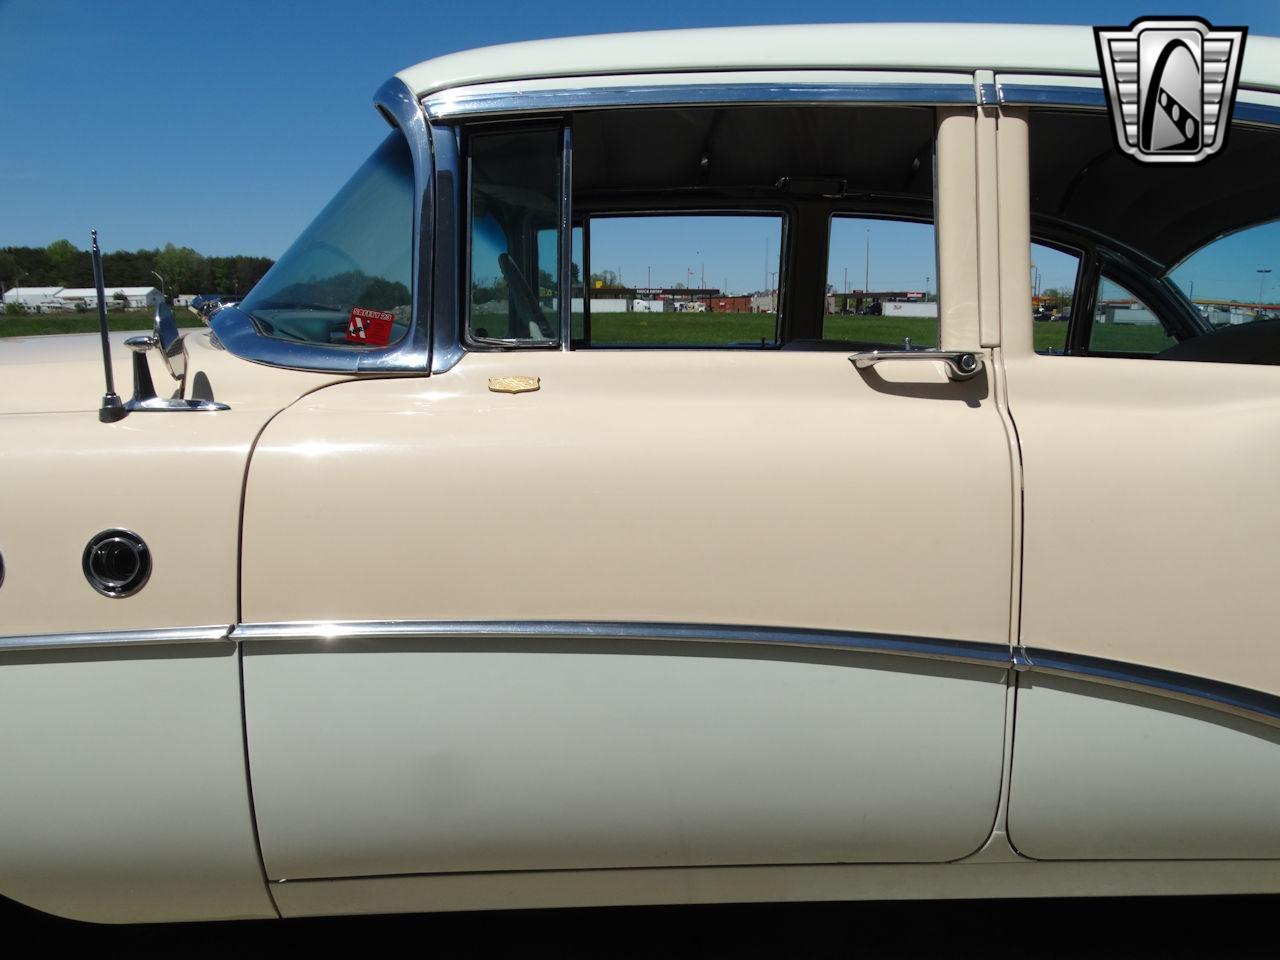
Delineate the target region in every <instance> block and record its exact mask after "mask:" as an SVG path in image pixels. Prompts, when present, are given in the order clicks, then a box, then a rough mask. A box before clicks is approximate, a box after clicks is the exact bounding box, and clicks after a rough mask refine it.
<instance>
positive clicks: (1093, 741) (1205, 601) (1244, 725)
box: [1001, 93, 1280, 860]
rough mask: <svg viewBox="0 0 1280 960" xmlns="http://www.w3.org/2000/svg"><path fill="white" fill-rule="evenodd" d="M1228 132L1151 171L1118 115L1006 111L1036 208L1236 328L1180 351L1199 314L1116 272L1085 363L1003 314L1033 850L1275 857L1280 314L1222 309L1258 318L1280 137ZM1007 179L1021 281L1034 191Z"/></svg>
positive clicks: (1006, 133) (1017, 832) (1278, 814)
mask: <svg viewBox="0 0 1280 960" xmlns="http://www.w3.org/2000/svg"><path fill="white" fill-rule="evenodd" d="M1049 95H1050V94H1047V93H1046V94H1043V96H1049ZM1077 99H1078V97H1077ZM1232 136H1233V140H1232V142H1231V145H1230V147H1229V148H1228V149H1227V150H1226V151H1225V152H1224V153H1223V154H1222V155H1221V156H1220V157H1218V158H1215V160H1214V161H1213V162H1211V163H1209V164H1206V165H1204V166H1202V167H1188V168H1181V169H1175V170H1171V169H1167V168H1166V169H1158V168H1156V169H1153V168H1149V167H1144V166H1142V165H1139V164H1134V163H1132V162H1131V161H1129V160H1128V159H1127V158H1125V157H1122V156H1121V155H1120V154H1119V152H1118V151H1116V152H1115V154H1114V156H1112V155H1111V152H1110V151H1111V150H1112V148H1111V146H1110V144H1111V133H1110V129H1109V122H1108V119H1107V117H1106V115H1105V113H1104V112H1103V111H1101V110H1096V111H1081V110H1079V109H1075V110H1073V111H1071V112H1065V111H1064V112H1055V111H1052V110H1048V109H1046V110H1044V111H1033V112H1031V113H1030V114H1029V115H1028V114H1020V113H1018V112H1017V111H1016V110H1012V111H1009V113H1008V115H1007V116H1006V117H1005V119H1004V120H1003V121H1002V126H1001V157H1002V163H1004V164H1005V165H1006V167H1007V169H1009V170H1017V169H1019V168H1022V169H1026V168H1027V165H1028V164H1029V167H1030V174H1031V176H1030V183H1031V191H1030V200H1031V213H1032V215H1037V214H1042V213H1044V212H1045V211H1046V210H1049V209H1052V210H1053V211H1054V212H1055V214H1056V216H1057V218H1058V222H1059V223H1060V224H1061V223H1074V225H1075V226H1076V227H1077V228H1080V229H1082V231H1084V230H1092V231H1093V233H1094V236H1101V237H1106V238H1108V241H1109V242H1110V243H1112V244H1114V243H1115V241H1117V240H1118V241H1120V242H1121V243H1123V244H1124V245H1125V246H1127V247H1128V248H1130V249H1132V250H1134V251H1136V254H1135V256H1136V255H1139V254H1140V255H1141V259H1142V260H1143V262H1150V261H1152V260H1155V261H1159V262H1163V263H1164V264H1165V268H1164V269H1166V270H1168V271H1169V276H1168V279H1163V278H1161V277H1160V276H1154V277H1149V278H1148V279H1147V281H1146V282H1145V286H1146V288H1147V289H1156V287H1155V286H1154V285H1156V284H1172V285H1173V286H1176V287H1179V288H1180V290H1181V292H1180V293H1178V296H1179V297H1183V298H1184V302H1188V301H1187V299H1186V298H1187V297H1188V295H1193V296H1195V297H1196V298H1197V303H1196V312H1197V313H1201V314H1202V315H1203V316H1204V317H1205V318H1206V319H1205V325H1206V326H1209V321H1208V318H1209V317H1210V316H1211V315H1213V314H1214V313H1215V312H1217V313H1220V314H1221V316H1222V318H1223V319H1222V321H1221V328H1220V329H1214V330H1208V331H1206V332H1204V333H1202V334H1200V335H1195V336H1193V335H1191V333H1190V332H1189V331H1186V330H1182V331H1181V333H1180V334H1178V335H1179V336H1181V337H1182V339H1181V340H1180V341H1179V340H1178V339H1177V338H1176V337H1175V333H1177V332H1178V331H1179V329H1180V325H1179V321H1180V317H1178V316H1172V315H1164V314H1162V313H1161V311H1162V310H1167V309H1168V307H1167V306H1161V305H1159V304H1158V302H1157V300H1156V299H1155V298H1154V297H1151V296H1145V295H1144V296H1141V297H1140V296H1139V295H1138V294H1137V293H1135V292H1134V291H1133V290H1131V289H1130V287H1131V286H1133V287H1136V286H1137V284H1135V283H1133V282H1132V281H1131V280H1130V279H1129V278H1128V277H1126V278H1124V279H1123V280H1119V279H1117V278H1116V277H1115V276H1112V275H1111V274H1109V273H1108V266H1107V265H1106V264H1104V266H1103V270H1102V273H1101V277H1100V279H1099V277H1098V276H1097V275H1096V274H1095V276H1094V278H1093V280H1092V283H1091V287H1092V289H1091V290H1087V291H1085V294H1086V296H1085V298H1086V299H1088V300H1091V301H1092V302H1093V304H1094V306H1093V308H1092V309H1090V310H1088V311H1087V313H1086V314H1085V315H1081V314H1080V313H1079V312H1075V311H1073V317H1072V324H1073V331H1075V332H1076V333H1078V334H1079V335H1078V336H1073V338H1072V339H1073V341H1074V342H1076V343H1077V344H1078V349H1077V350H1076V351H1074V353H1072V355H1040V354H1037V353H1036V352H1034V350H1033V338H1032V335H1031V330H1032V326H1033V324H1032V323H1031V322H1030V317H1029V312H1027V313H1024V312H1022V311H1017V312H1012V311H1011V312H1010V314H1009V315H1008V317H1009V320H1010V323H1009V325H1008V326H1007V327H1006V329H1005V331H1004V342H1005V344H1006V369H1007V373H1008V392H1009V405H1010V411H1011V414H1012V416H1013V418H1014V420H1015V422H1016V424H1017V430H1018V437H1019V442H1020V450H1021V460H1022V468H1023V489H1024V494H1023V496H1024V516H1025V537H1024V541H1023V550H1022V558H1023V566H1022V584H1023V594H1022V604H1021V610H1022V615H1021V618H1022V624H1021V644H1022V650H1021V651H1020V654H1019V657H1020V660H1021V662H1022V665H1023V667H1024V668H1025V672H1023V673H1022V674H1021V675H1020V679H1019V684H1018V686H1019V692H1018V698H1017V699H1018V704H1017V726H1016V730H1017V733H1016V738H1015V748H1014V754H1013V757H1014V760H1013V768H1012V774H1011V777H1012V779H1011V798H1010V810H1009V836H1010V840H1011V841H1012V842H1013V844H1014V845H1015V846H1016V847H1017V849H1018V850H1019V851H1020V852H1022V853H1023V854H1025V855H1027V856H1030V857H1035V858H1038V859H1055V860H1057V859H1073V860H1074V859H1239V858H1274V857H1276V856H1280V805H1277V804H1276V802H1275V797H1276V796H1277V791H1278V790H1280V736H1277V732H1276V722H1277V717H1280V710H1277V705H1280V699H1278V698H1277V695H1278V694H1280V658H1278V657H1277V652H1278V651H1277V647H1276V642H1275V629H1274V615H1273V610H1272V604H1271V600H1270V588H1269V586H1268V584H1270V583H1272V582H1274V579H1275V575H1276V574H1277V572H1280V566H1278V564H1277V557H1278V556H1280V554H1278V553H1277V551H1276V549H1275V543H1276V539H1277V535H1280V511H1278V510H1277V508H1276V499H1275V489H1276V484H1277V481H1280V457H1278V455H1277V451H1278V450H1280V445H1278V444H1277V440H1280V399H1278V398H1280V367H1277V366H1276V361H1277V359H1280V350H1277V340H1278V339H1280V338H1277V336H1276V334H1275V323H1274V321H1267V320H1255V322H1254V323H1251V324H1247V325H1239V326H1233V325H1232V324H1231V323H1230V322H1229V319H1228V318H1229V317H1230V316H1231V315H1232V313H1231V311H1232V310H1236V309H1237V308H1238V313H1239V314H1243V313H1244V312H1245V310H1246V309H1247V311H1248V314H1249V317H1250V318H1251V319H1254V318H1255V315H1256V314H1258V313H1264V312H1265V306H1264V304H1265V301H1266V297H1265V296H1264V295H1263V290H1262V289H1261V288H1260V283H1259V278H1260V277H1261V278H1262V279H1263V281H1264V282H1265V279H1266V274H1265V273H1261V274H1260V273H1259V272H1257V270H1256V264H1257V263H1258V262H1260V261H1261V262H1264V263H1265V262H1268V261H1267V260H1266V258H1267V257H1269V256H1270V255H1271V254H1272V253H1274V250H1275V240H1274V238H1275V236H1276V233H1275V226H1274V223H1271V224H1270V225H1267V223H1266V222H1267V221H1274V219H1275V218H1276V216H1277V215H1278V214H1280V206H1278V205H1277V203H1276V199H1275V198H1276V196H1277V195H1278V194H1277V193H1276V174H1275V167H1274V164H1273V163H1271V160H1270V159H1267V158H1272V159H1273V158H1274V156H1275V151H1276V148H1277V142H1280V141H1278V140H1277V136H1278V134H1277V131H1276V128H1275V127H1266V126H1262V125H1255V126H1248V127H1244V126H1241V127H1239V128H1238V129H1236V130H1234V131H1233V133H1232ZM1085 167H1087V168H1088V170H1089V178H1088V181H1087V183H1085V182H1083V181H1082V180H1081V177H1080V176H1079V170H1080V169H1083V168H1085ZM1006 186H1007V187H1008V188H1007V189H1003V190H1002V194H1001V203H1002V204H1003V205H1004V206H1005V216H1004V221H1005V222H1006V223H1007V224H1009V227H1010V229H1008V230H1006V231H1005V232H1004V233H1003V234H1002V241H1003V242H1004V243H1005V247H1004V253H1005V259H1004V262H1003V272H1004V275H1005V282H1006V283H1007V284H1009V285H1010V288H1011V289H1015V290H1016V289H1019V287H1020V285H1021V286H1025V278H1026V277H1027V276H1028V271H1027V269H1026V263H1027V261H1026V251H1027V238H1026V236H1025V234H1023V233H1022V232H1021V227H1022V226H1023V225H1025V223H1026V221H1027V208H1026V205H1027V200H1028V193H1027V191H1025V190H1019V189H1017V186H1018V184H1017V182H1016V181H1013V180H1011V181H1010V182H1009V183H1008V184H1007V185H1006V184H1004V183H1002V188H1003V187H1006ZM1267 195H1269V197H1270V199H1269V201H1266V202H1260V201H1259V198H1261V197H1264V196H1267ZM1246 201H1247V202H1246ZM1224 235H1225V236H1224ZM1219 238H1222V239H1219ZM1117 248H1118V247H1117ZM1188 255H1189V256H1188ZM1184 258H1186V259H1185V260H1184ZM1064 286H1069V280H1068V282H1067V283H1066V284H1064ZM1028 293H1029V291H1028ZM1077 296H1079V294H1077ZM1024 299H1025V301H1026V302H1029V301H1030V297H1029V296H1026V297H1025V298H1024V297H1023V296H1022V294H1021V293H1018V294H1016V295H1011V297H1010V301H1011V302H1014V301H1018V302H1021V301H1022V300H1024ZM1148 300H1149V301H1150V302H1146V301H1148ZM1223 304H1225V305H1226V306H1221V305H1223ZM1232 304H1234V305H1235V306H1234V307H1233V306H1231V305H1232ZM1080 324H1087V326H1084V327H1079V326H1077V325H1080ZM1036 326H1038V324H1037V325H1036ZM1069 352H1070V351H1069Z"/></svg>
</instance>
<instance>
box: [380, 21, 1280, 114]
mask: <svg viewBox="0 0 1280 960" xmlns="http://www.w3.org/2000/svg"><path fill="white" fill-rule="evenodd" d="M818 69H827V70H845V69H885V70H963V71H972V70H982V69H989V70H997V71H1010V72H1024V73H1038V74H1045V73H1049V74H1065V75H1077V76H1081V75H1085V76H1087V75H1097V73H1098V55H1097V51H1096V47H1095V45H1094V38H1093V28H1092V27H1083V26H1043V25H1021V24H974V23H911V24H901V23H859V24H813V25H803V26H802V25H792V26H763V27H717V28H713V29H700V30H666V31H653V32H647V33H614V34H601V35H598V36H583V37H564V38H559V39H553V40H533V41H528V42H524V43H509V44H503V45H500V46H493V47H481V48H478V49H475V50H466V51H463V52H460V53H451V54H447V55H445V56H442V57H436V58H434V59H432V60H425V61H423V62H422V63H419V64H417V65H416V66H412V67H408V68H407V69H405V70H402V71H400V72H399V73H398V74H396V76H397V77H399V78H400V79H401V80H403V81H404V83H405V85H406V86H408V87H409V88H410V89H411V90H413V91H414V93H415V94H416V95H418V96H420V97H421V96H425V95H427V94H431V93H436V92H438V91H441V90H446V89H449V88H452V87H458V86H463V85H470V84H477V83H491V82H498V81H509V80H525V79H529V80H532V79H543V78H553V77H582V76H592V75H603V74H614V75H616V74H631V73H636V74H645V73H673V72H700V71H728V70H818ZM1240 82H1241V84H1242V85H1244V86H1248V87H1253V88H1259V89H1273V90H1280V39H1276V38H1274V37H1257V36H1251V37H1249V38H1248V40H1247V42H1246V43H1245V56H1244V63H1243V66H1242V68H1241V80H1240Z"/></svg>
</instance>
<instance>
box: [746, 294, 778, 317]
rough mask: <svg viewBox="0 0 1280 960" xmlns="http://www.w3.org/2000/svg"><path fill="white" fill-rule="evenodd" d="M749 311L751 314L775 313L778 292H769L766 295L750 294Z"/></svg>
mask: <svg viewBox="0 0 1280 960" xmlns="http://www.w3.org/2000/svg"><path fill="white" fill-rule="evenodd" d="M749 309H750V310H751V312H752V313H777V312H778V291H777V290H770V291H769V292H768V293H755V294H752V295H751V299H750V307H749Z"/></svg>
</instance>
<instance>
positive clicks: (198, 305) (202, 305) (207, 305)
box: [188, 293, 238, 318]
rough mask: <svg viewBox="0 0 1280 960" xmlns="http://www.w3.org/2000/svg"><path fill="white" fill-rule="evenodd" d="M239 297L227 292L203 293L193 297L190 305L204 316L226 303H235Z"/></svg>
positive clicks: (214, 311)
mask: <svg viewBox="0 0 1280 960" xmlns="http://www.w3.org/2000/svg"><path fill="white" fill-rule="evenodd" d="M237 299H238V298H237V297H233V296H230V295H229V294H225V293H202V294H199V295H198V296H195V297H192V298H191V302H190V303H189V304H188V306H190V307H191V309H192V310H194V311H195V312H196V313H198V314H200V315H201V316H202V317H206V318H207V317H209V316H210V315H212V314H214V313H216V312H217V311H218V310H220V309H221V308H222V306H223V305H224V304H227V303H235V302H236V300H237Z"/></svg>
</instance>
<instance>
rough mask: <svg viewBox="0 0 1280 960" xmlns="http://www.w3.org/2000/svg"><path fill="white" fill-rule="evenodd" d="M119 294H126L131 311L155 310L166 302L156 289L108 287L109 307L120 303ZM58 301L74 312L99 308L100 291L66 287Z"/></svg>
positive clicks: (59, 295) (59, 294)
mask: <svg viewBox="0 0 1280 960" xmlns="http://www.w3.org/2000/svg"><path fill="white" fill-rule="evenodd" d="M118 294H124V299H125V302H126V304H127V306H128V308H129V309H130V310H154V309H155V308H156V307H158V306H159V305H160V304H161V303H162V302H163V301H164V295H163V294H161V292H160V291H159V289H157V288H156V287H107V288H106V295H107V305H108V306H111V305H112V304H115V303H119V302H120V297H119V296H118ZM58 299H59V300H61V301H63V302H64V303H65V304H67V307H68V308H69V309H72V310H76V309H80V310H85V309H89V308H92V309H95V310H96V309H97V307H98V291H97V289H96V288H94V287H66V288H64V289H63V290H62V291H60V292H59V293H58Z"/></svg>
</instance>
